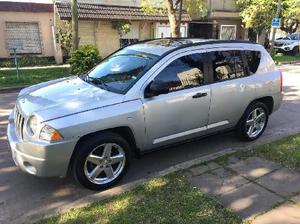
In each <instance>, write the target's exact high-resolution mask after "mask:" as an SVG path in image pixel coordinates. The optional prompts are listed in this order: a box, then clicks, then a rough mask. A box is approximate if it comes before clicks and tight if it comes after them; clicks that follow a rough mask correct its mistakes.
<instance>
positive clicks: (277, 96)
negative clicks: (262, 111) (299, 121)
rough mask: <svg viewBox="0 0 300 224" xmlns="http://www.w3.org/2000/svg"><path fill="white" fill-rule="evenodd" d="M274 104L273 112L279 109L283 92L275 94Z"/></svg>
mask: <svg viewBox="0 0 300 224" xmlns="http://www.w3.org/2000/svg"><path fill="white" fill-rule="evenodd" d="M273 100H274V105H273V112H275V111H276V110H278V109H279V107H280V105H281V103H282V100H283V93H277V94H275V95H274V96H273Z"/></svg>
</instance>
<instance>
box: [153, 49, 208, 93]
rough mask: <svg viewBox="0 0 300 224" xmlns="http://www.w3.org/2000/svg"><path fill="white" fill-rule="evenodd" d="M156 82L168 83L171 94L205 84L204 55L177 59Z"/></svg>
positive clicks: (161, 73)
mask: <svg viewBox="0 0 300 224" xmlns="http://www.w3.org/2000/svg"><path fill="white" fill-rule="evenodd" d="M154 80H158V81H161V82H164V83H167V86H168V88H169V91H170V92H173V91H177V90H181V89H188V88H193V87H197V86H201V85H203V84H204V55H203V54H192V55H187V56H183V57H181V58H178V59H176V60H175V61H173V62H172V63H171V64H169V65H168V66H167V67H166V68H165V69H164V70H162V71H161V72H160V73H159V74H158V75H157V76H156V77H155V78H154Z"/></svg>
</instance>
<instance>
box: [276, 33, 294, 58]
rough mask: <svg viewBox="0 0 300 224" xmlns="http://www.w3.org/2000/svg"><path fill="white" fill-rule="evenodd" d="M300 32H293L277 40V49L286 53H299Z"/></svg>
mask: <svg viewBox="0 0 300 224" xmlns="http://www.w3.org/2000/svg"><path fill="white" fill-rule="evenodd" d="M299 46H300V33H293V34H290V35H288V36H286V37H282V38H278V39H276V40H275V50H276V51H277V52H280V53H284V54H292V55H297V54H299Z"/></svg>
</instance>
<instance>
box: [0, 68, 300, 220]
mask: <svg viewBox="0 0 300 224" xmlns="http://www.w3.org/2000/svg"><path fill="white" fill-rule="evenodd" d="M280 68H281V70H282V71H283V74H284V91H285V97H284V102H283V104H282V106H281V108H280V109H279V110H278V111H276V112H275V113H274V114H273V115H272V116H271V117H270V120H269V125H268V127H267V129H266V131H265V133H264V134H263V136H262V137H261V138H260V139H259V140H257V141H256V142H252V143H244V142H240V141H239V140H238V139H237V138H236V137H235V135H234V134H233V133H225V134H221V135H216V136H211V137H207V138H204V139H201V140H198V141H194V142H190V143H185V144H181V145H178V146H175V147H172V148H168V149H165V150H161V151H157V152H153V153H150V154H147V155H145V156H143V157H142V158H140V159H136V160H135V161H133V164H132V166H131V167H130V169H129V172H128V174H127V175H126V176H125V178H124V179H123V181H122V182H121V183H120V184H124V183H128V182H130V181H133V180H137V179H139V178H142V177H147V176H149V175H151V174H153V173H154V172H156V171H159V170H162V169H165V168H168V167H170V166H172V165H175V164H177V163H180V162H184V161H187V160H190V159H194V158H196V157H200V156H204V155H207V154H210V153H214V152H218V151H220V150H222V149H225V148H234V149H239V148H244V147H249V146H253V145H255V144H261V143H263V142H269V141H272V140H274V139H277V138H279V137H281V136H285V135H290V134H293V133H298V132H300V117H299V112H300V65H285V66H281V67H280ZM16 96H17V93H8V94H0V223H21V222H22V220H24V218H26V217H27V219H28V218H29V217H31V218H33V219H34V218H36V217H39V216H41V215H43V214H51V213H54V212H56V211H59V208H60V207H61V206H63V205H66V204H68V203H71V202H73V201H75V200H77V199H79V198H81V197H83V196H86V195H89V194H93V193H94V192H92V191H89V190H86V189H83V188H82V187H81V186H79V185H77V184H76V183H75V182H74V180H73V179H72V178H71V177H68V178H65V179H59V178H47V179H42V178H36V177H33V176H30V175H28V174H26V173H22V172H21V171H20V170H19V169H18V168H17V167H15V166H14V163H13V161H12V159H11V155H10V152H9V147H8V145H7V141H6V137H5V133H6V125H7V116H8V114H9V113H10V110H11V109H12V108H13V106H14V101H15V99H16Z"/></svg>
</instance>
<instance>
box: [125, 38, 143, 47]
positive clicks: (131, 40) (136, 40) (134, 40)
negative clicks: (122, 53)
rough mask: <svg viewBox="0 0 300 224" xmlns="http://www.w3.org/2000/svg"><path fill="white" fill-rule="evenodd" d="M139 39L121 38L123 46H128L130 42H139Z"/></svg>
mask: <svg viewBox="0 0 300 224" xmlns="http://www.w3.org/2000/svg"><path fill="white" fill-rule="evenodd" d="M138 41H139V39H123V38H122V39H121V47H126V46H127V45H129V44H134V43H136V42H138Z"/></svg>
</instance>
